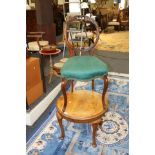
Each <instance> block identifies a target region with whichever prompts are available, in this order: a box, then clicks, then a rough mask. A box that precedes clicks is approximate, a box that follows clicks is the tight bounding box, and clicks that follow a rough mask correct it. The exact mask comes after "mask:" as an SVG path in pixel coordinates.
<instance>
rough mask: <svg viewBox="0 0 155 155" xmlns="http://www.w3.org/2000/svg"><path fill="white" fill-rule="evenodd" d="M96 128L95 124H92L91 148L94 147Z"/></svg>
mask: <svg viewBox="0 0 155 155" xmlns="http://www.w3.org/2000/svg"><path fill="white" fill-rule="evenodd" d="M97 126H98V124H97V123H95V124H92V127H93V133H92V146H93V147H96V131H97Z"/></svg>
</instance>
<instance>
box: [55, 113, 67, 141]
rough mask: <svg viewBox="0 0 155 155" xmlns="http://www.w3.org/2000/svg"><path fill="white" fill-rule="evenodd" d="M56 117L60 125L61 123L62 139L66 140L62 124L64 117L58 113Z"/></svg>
mask: <svg viewBox="0 0 155 155" xmlns="http://www.w3.org/2000/svg"><path fill="white" fill-rule="evenodd" d="M56 116H57V119H58V123H59V126H60V129H61V136H60V139H64V136H65V132H64V128H63V124H62V116H61V115H60V114H59V113H58V112H56Z"/></svg>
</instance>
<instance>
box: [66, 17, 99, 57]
mask: <svg viewBox="0 0 155 155" xmlns="http://www.w3.org/2000/svg"><path fill="white" fill-rule="evenodd" d="M88 24H93V25H94V27H95V31H91V32H90V31H87V29H86V27H87V25H88ZM98 40H99V27H98V25H97V23H96V21H95V20H93V19H91V18H90V17H88V16H74V17H71V18H69V19H67V20H66V22H65V24H64V41H65V42H66V45H67V46H68V50H69V55H70V56H73V55H77V54H80V55H81V54H82V53H85V52H88V53H89V54H90V53H91V50H92V49H93V48H94V47H95V45H96V44H97V42H98Z"/></svg>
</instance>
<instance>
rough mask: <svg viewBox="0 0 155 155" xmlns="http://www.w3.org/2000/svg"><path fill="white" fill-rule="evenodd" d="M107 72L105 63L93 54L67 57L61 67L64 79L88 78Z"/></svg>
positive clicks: (100, 75)
mask: <svg viewBox="0 0 155 155" xmlns="http://www.w3.org/2000/svg"><path fill="white" fill-rule="evenodd" d="M107 73H108V67H107V65H106V64H105V63H104V62H103V61H101V60H100V59H98V58H96V57H95V56H74V57H71V58H69V59H68V60H67V61H66V62H65V63H64V65H63V67H62V69H61V76H62V77H65V78H66V79H76V80H90V79H94V78H96V77H102V76H104V75H106V74H107Z"/></svg>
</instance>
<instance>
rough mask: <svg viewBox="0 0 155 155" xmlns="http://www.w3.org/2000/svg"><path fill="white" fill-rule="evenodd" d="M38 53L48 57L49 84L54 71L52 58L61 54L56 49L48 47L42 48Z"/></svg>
mask: <svg viewBox="0 0 155 155" xmlns="http://www.w3.org/2000/svg"><path fill="white" fill-rule="evenodd" d="M39 53H40V54H41V55H43V56H50V67H51V70H50V79H49V83H50V82H51V78H52V75H53V73H54V70H53V56H56V55H58V54H59V53H61V50H60V49H58V48H53V47H52V46H48V47H44V48H42V49H41V50H40V51H39Z"/></svg>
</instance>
